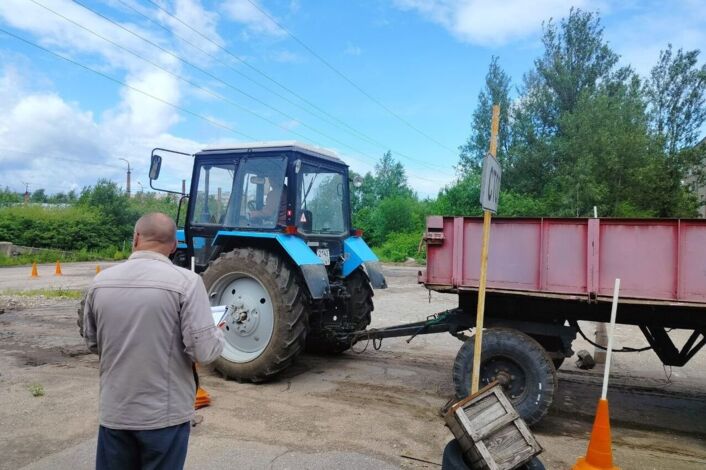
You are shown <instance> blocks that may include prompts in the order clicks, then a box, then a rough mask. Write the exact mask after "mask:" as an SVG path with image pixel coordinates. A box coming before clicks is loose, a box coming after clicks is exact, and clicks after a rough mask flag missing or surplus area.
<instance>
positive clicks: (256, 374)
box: [203, 248, 307, 382]
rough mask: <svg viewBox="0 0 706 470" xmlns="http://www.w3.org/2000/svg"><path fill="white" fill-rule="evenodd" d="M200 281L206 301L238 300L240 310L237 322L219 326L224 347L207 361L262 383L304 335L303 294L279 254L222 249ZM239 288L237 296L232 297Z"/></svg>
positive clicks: (289, 358) (291, 356) (296, 350)
mask: <svg viewBox="0 0 706 470" xmlns="http://www.w3.org/2000/svg"><path fill="white" fill-rule="evenodd" d="M203 282H204V284H205V285H206V290H207V291H208V293H209V299H210V300H211V303H212V305H218V304H219V303H221V302H224V303H226V304H228V303H230V302H234V303H237V302H242V304H241V307H239V308H241V310H242V312H244V314H245V317H244V318H243V316H242V314H241V316H240V318H239V319H238V321H235V317H231V319H232V321H233V323H230V326H229V324H226V326H225V327H224V336H225V337H226V346H225V348H224V351H223V353H222V354H221V357H219V358H218V359H216V361H215V362H214V364H213V366H214V368H215V369H216V370H217V371H218V372H220V373H221V374H223V376H225V377H226V378H229V379H234V380H238V381H251V382H262V381H265V380H268V379H271V378H272V377H274V376H275V375H276V374H277V373H279V372H281V371H282V370H284V369H285V368H287V367H288V366H289V365H290V364H292V362H294V360H295V359H296V357H297V356H298V355H299V354H300V353H301V352H302V350H303V349H304V344H305V342H306V335H307V312H306V308H305V295H306V293H305V289H304V287H303V285H302V282H301V280H300V279H299V276H298V275H297V273H296V271H295V270H293V269H292V268H291V267H290V265H289V263H288V262H287V261H286V260H285V259H284V258H283V257H281V256H279V255H277V254H275V253H272V252H270V251H266V250H260V249H254V248H247V249H236V250H233V251H230V252H228V253H223V254H221V255H220V257H219V258H218V259H216V260H215V261H213V262H211V263H210V265H209V267H208V269H206V271H205V272H204V274H203ZM236 289H240V291H239V292H236ZM231 291H232V292H231ZM241 292H243V297H242V298H240V297H236V296H237V295H239V294H240V293H241ZM253 292H255V293H256V294H257V295H255V296H254V297H253V295H252V294H253ZM251 297H252V298H253V299H255V300H251V299H250V300H249V298H251ZM237 299H240V300H237ZM258 300H259V301H258ZM260 304H261V307H260ZM255 311H257V313H255ZM259 312H262V313H259ZM235 313H237V311H236V312H234V314H235ZM234 314H233V315H234ZM266 336H269V338H267V343H266V344H264V346H260V345H259V344H261V343H257V342H259V341H260V340H261V339H262V342H263V343H264V342H265V338H266ZM229 339H230V341H229ZM253 345H255V347H253ZM258 347H259V348H260V349H257V348H258Z"/></svg>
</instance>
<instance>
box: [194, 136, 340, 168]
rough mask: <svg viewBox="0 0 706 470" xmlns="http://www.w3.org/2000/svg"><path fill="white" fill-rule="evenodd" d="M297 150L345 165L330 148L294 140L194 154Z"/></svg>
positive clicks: (202, 151)
mask: <svg viewBox="0 0 706 470" xmlns="http://www.w3.org/2000/svg"><path fill="white" fill-rule="evenodd" d="M286 151H291V152H299V153H303V154H305V155H309V156H312V157H315V158H321V159H323V160H327V161H330V162H334V163H339V164H341V165H345V162H344V161H343V160H341V159H340V158H338V155H336V153H335V152H333V151H332V150H328V149H324V148H321V147H314V146H313V145H306V144H302V143H301V142H296V141H276V142H246V143H238V144H236V145H234V146H233V147H227V148H206V149H203V150H201V151H200V152H197V153H196V155H218V154H229V153H266V152H267V153H269V152H286Z"/></svg>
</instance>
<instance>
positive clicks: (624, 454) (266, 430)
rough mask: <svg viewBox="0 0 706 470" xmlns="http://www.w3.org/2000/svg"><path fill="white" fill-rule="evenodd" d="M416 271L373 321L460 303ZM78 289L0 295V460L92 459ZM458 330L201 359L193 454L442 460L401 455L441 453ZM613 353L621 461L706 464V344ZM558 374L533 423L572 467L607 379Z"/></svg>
mask: <svg viewBox="0 0 706 470" xmlns="http://www.w3.org/2000/svg"><path fill="white" fill-rule="evenodd" d="M91 266H92V267H93V271H91V269H90V268H91ZM24 271H26V269H24V270H20V269H19V268H4V269H0V291H2V289H8V288H11V289H20V288H22V287H16V286H18V285H19V286H22V285H23V283H24V284H27V283H28V281H27V279H26V278H22V279H18V278H17V276H18V275H26V274H27V273H24ZM64 272H66V273H73V274H71V276H72V280H71V285H72V286H75V287H72V288H84V287H85V286H87V285H88V283H89V282H90V279H91V278H92V275H93V273H94V272H95V265H91V264H88V263H77V264H76V265H75V266H74V265H67V266H65V267H64ZM23 273H24V274H23ZM415 274H416V270H415V269H414V268H408V267H400V266H394V267H391V266H388V267H386V275H387V278H388V282H389V284H390V288H389V289H387V290H385V291H376V296H375V306H376V309H375V312H374V322H373V326H375V327H379V326H385V325H392V324H396V323H401V322H407V321H414V320H418V319H422V318H424V317H425V316H426V315H429V314H431V313H434V312H438V311H442V310H445V309H447V308H450V307H454V306H455V303H456V299H455V297H453V296H446V295H440V294H433V295H432V297H431V302H429V298H428V293H427V291H426V290H424V289H423V288H422V287H420V286H418V285H416V284H415ZM40 276H42V274H41V271H40ZM40 279H41V278H40ZM65 280H66V279H59V278H53V277H52V276H45V281H44V282H46V284H47V285H43V286H42V287H43V288H46V287H61V288H66V287H65V285H60V283H62V282H64V281H65ZM32 282H34V281H32ZM13 283H14V286H15V287H7V286H8V285H11V284H13ZM30 285H31V284H30ZM31 288H36V287H31ZM77 303H78V302H77V301H68V300H50V299H41V298H26V297H8V296H0V309H3V308H4V309H5V313H4V314H2V315H0V422H1V423H3V426H1V427H0V455H2V458H1V459H0V469H15V468H33V469H49V468H51V469H71V470H77V469H83V468H92V466H93V454H94V449H95V434H96V428H97V420H96V414H97V393H98V377H97V367H98V360H97V358H96V357H95V356H93V355H90V354H87V353H86V351H85V348H84V347H83V345H82V341H81V338H80V337H79V336H78V333H77V329H76V307H77ZM584 326H585V329H586V331H589V330H590V328H591V327H590V325H584ZM675 333H677V334H679V333H678V332H675ZM682 336H683V335H682ZM616 343H617V347H620V346H622V345H630V346H639V345H641V344H644V340H643V339H642V338H641V336H640V334H639V331H638V330H636V329H635V328H632V327H623V326H621V327H619V328H618V336H617V338H616ZM460 344H461V343H460V342H459V341H458V340H456V339H455V338H453V337H451V336H449V335H430V336H422V337H418V338H417V339H415V340H414V341H412V342H411V343H410V344H407V343H406V342H405V340H404V339H402V338H400V339H391V340H385V342H384V343H383V345H382V348H381V349H380V350H379V351H375V350H373V348H372V347H369V348H368V349H367V350H365V351H364V352H358V353H356V352H348V353H346V354H343V355H341V356H339V357H328V358H327V357H320V356H311V355H304V356H302V357H301V358H300V360H299V361H298V362H297V363H296V364H295V365H294V366H293V367H292V368H290V369H289V370H287V371H286V372H285V373H284V374H283V375H282V376H281V377H279V379H278V380H276V381H274V382H271V383H267V384H261V385H253V384H239V383H237V382H231V381H225V380H222V379H221V378H220V377H219V376H217V375H215V374H212V373H209V372H208V371H203V374H202V375H203V379H202V381H203V384H204V386H205V388H206V389H207V390H208V391H209V392H210V393H211V396H212V398H213V405H212V406H211V407H208V408H205V409H203V410H201V411H200V412H199V414H200V415H201V416H202V417H203V418H204V419H203V422H202V423H201V424H199V425H198V426H197V427H196V428H194V430H193V434H192V439H191V445H190V450H189V457H188V461H187V468H193V469H201V468H203V469H206V468H208V469H217V468H253V469H255V468H277V469H284V468H312V469H314V468H322V469H323V468H340V469H348V468H350V469H367V468H370V469H373V468H439V467H438V466H437V465H434V464H426V463H423V462H419V461H417V460H412V459H410V458H407V457H414V458H416V459H423V460H428V461H430V462H437V463H438V462H440V461H441V452H442V449H443V447H444V445H445V443H446V442H447V441H448V440H449V439H450V433H449V431H448V430H447V429H446V428H445V427H444V424H443V420H442V419H441V418H440V417H439V416H438V414H437V412H438V410H439V408H440V407H441V406H442V405H444V403H446V401H447V400H448V398H449V397H450V396H451V394H452V386H451V380H450V375H451V374H450V371H451V365H452V363H453V360H454V356H455V354H456V352H457V351H458V348H459V346H460ZM359 346H361V349H362V345H359ZM582 348H584V349H588V350H591V351H592V349H591V348H590V347H589V346H588V345H587V344H585V343H583V342H582V341H578V340H577V341H576V343H575V344H574V350H579V349H582ZM356 349H358V347H356ZM614 357H615V363H614V373H613V374H612V381H611V388H610V391H609V399H610V403H611V418H612V423H613V445H614V455H615V461H616V464H617V465H619V466H621V467H622V468H625V469H633V468H639V469H645V470H646V469H667V468H668V469H677V470H681V469H700V468H706V444H705V442H706V419H704V418H706V372H705V371H706V367H704V366H705V365H706V354H704V353H703V352H702V353H701V354H699V355H697V356H696V357H695V358H694V359H693V360H692V362H691V363H689V364H688V365H687V366H686V367H683V368H674V369H673V370H671V371H670V370H669V368H667V369H664V368H663V367H662V365H661V364H660V362H659V360H658V359H657V358H656V356H655V355H654V353H652V352H650V351H647V352H643V353H640V354H616V355H615V356H614ZM558 375H559V379H560V384H559V395H558V397H557V398H556V400H555V404H554V406H553V408H552V410H551V411H550V414H549V415H548V417H547V418H545V420H544V421H542V423H540V424H539V425H538V426H537V427H536V428H535V429H534V432H535V434H536V436H537V438H538V440H539V441H540V443H541V444H542V446H543V447H544V448H545V452H544V454H543V455H542V459H543V461H544V462H545V465H547V468H549V469H565V468H569V467H571V465H572V464H573V463H574V461H575V459H576V458H577V457H578V456H580V455H582V454H583V453H585V449H586V444H587V439H588V435H589V432H590V428H591V422H592V419H593V412H594V409H595V404H596V400H597V399H598V397H599V395H600V385H601V379H602V371H601V369H600V368H596V369H594V370H592V371H587V372H585V371H580V370H579V369H577V368H576V367H575V366H574V364H573V359H569V360H567V361H566V362H565V363H564V365H563V366H562V368H561V369H560V370H559V373H558ZM33 384H41V385H42V387H43V389H44V391H45V394H44V396H41V397H33V396H32V394H31V393H30V392H29V387H30V386H31V385H33ZM405 456H407V457H405Z"/></svg>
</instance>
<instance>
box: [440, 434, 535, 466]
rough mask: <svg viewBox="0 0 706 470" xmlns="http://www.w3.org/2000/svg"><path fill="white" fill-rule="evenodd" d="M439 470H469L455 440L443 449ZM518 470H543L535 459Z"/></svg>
mask: <svg viewBox="0 0 706 470" xmlns="http://www.w3.org/2000/svg"><path fill="white" fill-rule="evenodd" d="M441 470H471V467H470V466H469V465H468V464H467V463H466V460H465V459H464V457H463V449H461V446H460V445H459V443H458V441H457V440H456V439H452V440H450V441H449V443H448V444H446V447H445V448H444V455H443V457H442V458H441ZM518 470H545V468H544V464H543V463H542V461H541V460H539V459H538V458H537V457H532V460H530V461H529V462H527V463H526V464H524V465H522V466H521V467H518Z"/></svg>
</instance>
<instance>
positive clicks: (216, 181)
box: [191, 163, 235, 225]
mask: <svg viewBox="0 0 706 470" xmlns="http://www.w3.org/2000/svg"><path fill="white" fill-rule="evenodd" d="M234 174H235V165H234V164H233V163H223V164H220V163H219V164H214V165H203V166H201V169H200V171H199V187H198V192H197V193H196V203H195V204H194V212H193V215H192V217H191V222H192V223H194V224H215V225H221V224H222V223H223V219H224V217H225V214H226V211H227V209H228V202H229V201H230V199H231V192H232V191H231V188H232V187H233V175H234Z"/></svg>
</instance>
